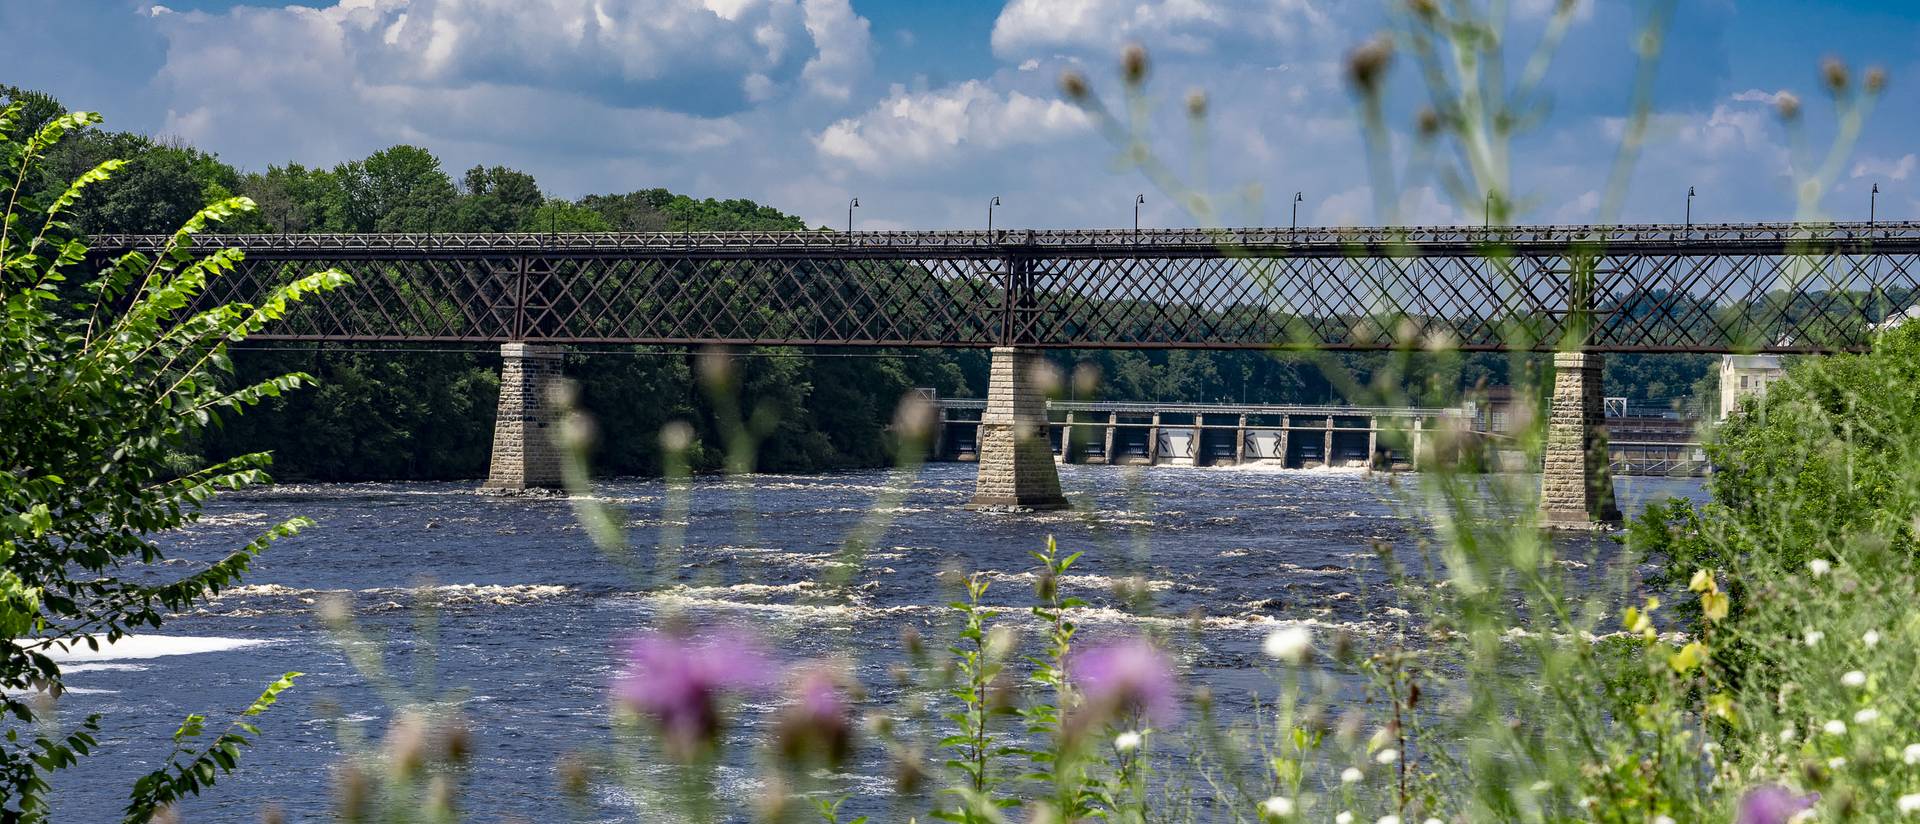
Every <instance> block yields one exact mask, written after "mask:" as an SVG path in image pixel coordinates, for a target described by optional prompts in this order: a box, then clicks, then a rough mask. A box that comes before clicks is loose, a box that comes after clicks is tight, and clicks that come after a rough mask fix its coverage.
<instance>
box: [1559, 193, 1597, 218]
mask: <svg viewBox="0 0 1920 824" xmlns="http://www.w3.org/2000/svg"><path fill="white" fill-rule="evenodd" d="M1599 217H1600V191H1599V190H1597V189H1588V190H1586V191H1585V192H1581V193H1580V196H1579V197H1576V198H1574V199H1572V200H1569V201H1567V202H1566V203H1562V204H1560V208H1558V209H1555V210H1554V211H1553V215H1552V218H1551V220H1552V221H1553V222H1554V223H1558V224H1562V225H1566V224H1575V223H1592V222H1593V221H1595V220H1598V219H1599Z"/></svg>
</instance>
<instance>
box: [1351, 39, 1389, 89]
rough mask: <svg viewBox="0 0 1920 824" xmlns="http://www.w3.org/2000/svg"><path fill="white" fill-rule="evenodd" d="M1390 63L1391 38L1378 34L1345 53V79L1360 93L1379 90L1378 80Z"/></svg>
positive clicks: (1384, 73)
mask: <svg viewBox="0 0 1920 824" xmlns="http://www.w3.org/2000/svg"><path fill="white" fill-rule="evenodd" d="M1391 65H1393V40H1392V39H1390V38H1388V37H1387V36H1386V35H1384V34H1383V35H1378V36H1376V37H1374V38H1373V39H1372V40H1368V41H1367V42H1365V43H1362V44H1360V46H1359V47H1358V48H1356V49H1354V50H1353V51H1352V52H1351V53H1349V54H1348V55H1347V81H1348V82H1350V83H1352V84H1353V87H1354V89H1356V90H1358V91H1360V92H1361V93H1363V94H1373V93H1374V92H1377V91H1379V89H1380V80H1381V78H1383V77H1385V76H1386V73H1387V67H1389V66H1391Z"/></svg>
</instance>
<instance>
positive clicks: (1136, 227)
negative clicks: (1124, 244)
mask: <svg viewBox="0 0 1920 824" xmlns="http://www.w3.org/2000/svg"><path fill="white" fill-rule="evenodd" d="M1145 202H1147V196H1146V195H1144V194H1139V195H1134V196H1133V239H1134V240H1139V239H1140V204H1142V203H1145Z"/></svg>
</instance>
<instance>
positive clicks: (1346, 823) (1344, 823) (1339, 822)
mask: <svg viewBox="0 0 1920 824" xmlns="http://www.w3.org/2000/svg"><path fill="white" fill-rule="evenodd" d="M1333 824H1353V813H1351V812H1348V811H1346V810H1341V811H1340V814H1339V815H1336V816H1334V817H1333Z"/></svg>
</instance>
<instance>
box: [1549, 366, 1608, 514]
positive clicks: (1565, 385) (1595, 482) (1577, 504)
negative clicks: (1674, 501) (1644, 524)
mask: <svg viewBox="0 0 1920 824" xmlns="http://www.w3.org/2000/svg"><path fill="white" fill-rule="evenodd" d="M1603 363H1604V359H1603V358H1602V356H1600V355H1597V354H1593V353H1590V352H1562V353H1559V354H1556V355H1554V356H1553V372H1554V376H1553V407H1552V409H1553V411H1552V413H1551V417H1550V418H1549V419H1548V421H1547V454H1546V466H1545V468H1544V470H1543V471H1542V472H1541V475H1540V515H1541V520H1542V521H1544V522H1545V524H1546V526H1548V527H1549V528H1552V529H1601V528H1606V527H1612V526H1618V525H1619V524H1620V507H1619V506H1618V505H1617V504H1616V503H1615V502H1614V497H1613V478H1612V477H1610V476H1609V475H1608V473H1607V434H1606V415H1605V413H1604V412H1603V410H1602V408H1601V393H1602V386H1601V374H1602V368H1601V367H1602V366H1603Z"/></svg>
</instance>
